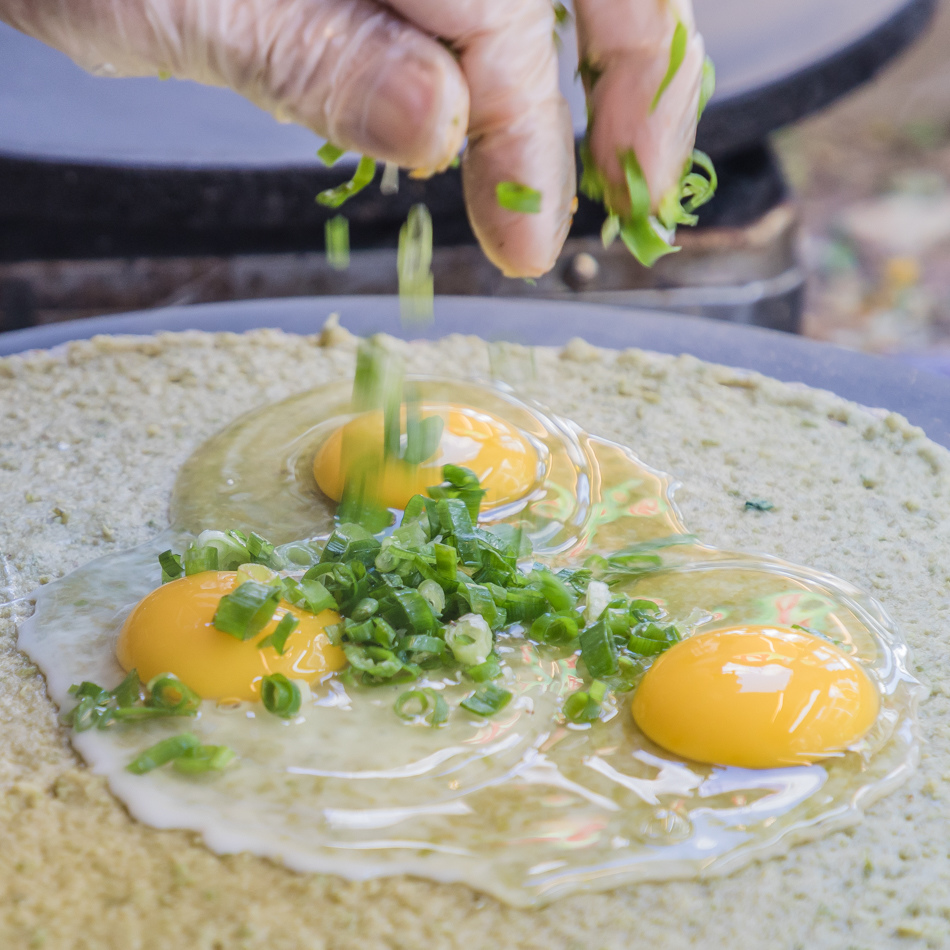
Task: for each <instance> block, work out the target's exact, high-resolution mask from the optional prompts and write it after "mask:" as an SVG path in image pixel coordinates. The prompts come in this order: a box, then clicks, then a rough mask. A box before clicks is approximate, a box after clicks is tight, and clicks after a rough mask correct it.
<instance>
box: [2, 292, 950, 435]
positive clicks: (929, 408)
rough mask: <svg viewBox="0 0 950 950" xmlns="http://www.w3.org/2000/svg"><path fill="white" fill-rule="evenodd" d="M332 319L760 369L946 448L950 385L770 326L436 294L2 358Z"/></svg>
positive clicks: (131, 328) (318, 304) (328, 301)
mask: <svg viewBox="0 0 950 950" xmlns="http://www.w3.org/2000/svg"><path fill="white" fill-rule="evenodd" d="M330 313H338V314H339V315H340V321H341V323H342V324H343V326H345V327H347V328H348V329H349V330H351V331H352V332H354V333H357V334H360V335H365V334H368V333H377V332H386V333H391V334H393V335H394V336H400V337H403V338H406V339H420V338H422V339H437V338H439V337H442V336H446V335H448V334H450V333H474V334H477V335H478V336H480V337H482V338H483V339H486V340H492V341H498V340H507V341H510V342H514V343H525V344H539V345H547V346H557V345H562V344H564V343H566V342H567V341H568V340H569V339H571V337H574V336H582V337H583V338H584V339H586V340H587V341H589V342H590V343H594V344H597V345H599V346H606V347H612V348H615V349H623V348H624V347H628V346H636V347H641V348H643V349H648V350H656V351H659V352H661V353H674V354H680V353H690V354H692V355H693V356H697V357H699V358H700V359H704V360H709V361H711V362H714V363H724V364H726V365H728V366H737V367H740V368H743V369H751V370H757V371H758V372H761V373H765V374H766V375H768V376H774V377H775V378H777V379H781V380H784V381H786V382H801V383H806V384H807V385H809V386H814V387H817V388H819V389H828V390H831V391H832V392H835V393H837V394H838V395H839V396H844V397H845V398H846V399H852V400H854V401H855V402H858V403H861V404H862V405H864V406H870V407H874V408H884V409H889V410H892V411H894V412H899V413H900V414H901V415H903V416H906V418H907V419H909V420H910V421H911V422H912V423H914V424H915V425H919V426H921V427H922V428H923V430H924V431H925V432H926V433H927V435H928V436H929V437H930V438H931V439H933V440H934V441H935V442H940V443H941V444H943V445H945V446H947V447H948V448H950V379H945V378H943V377H940V376H937V375H935V374H931V373H928V372H926V371H923V370H919V369H916V368H914V367H911V366H906V365H903V364H901V363H897V362H894V361H891V360H887V359H882V358H880V357H875V356H867V355H865V354H863V353H854V352H851V351H850V350H843V349H840V348H839V347H835V346H830V345H828V344H825V343H816V342H814V341H812V340H806V339H801V338H799V337H792V336H789V335H787V334H784V333H778V332H775V331H772V330H763V329H758V328H754V327H745V326H738V325H735V324H729V323H719V322H717V321H711V320H703V319H699V318H696V317H685V316H674V315H671V314H666V313H656V312H651V311H646V310H619V309H616V308H613V307H604V306H597V305H595V304H582V303H558V302H549V301H514V300H504V299H486V298H478V297H437V298H436V305H435V321H434V322H433V323H432V324H431V325H430V326H428V327H422V328H419V327H411V328H408V329H407V328H404V327H403V326H402V325H401V323H400V320H399V302H398V300H397V299H396V298H395V297H309V298H292V299H285V300H249V301H242V302H238V303H220V304H205V305H202V306H195V307H173V308H169V309H165V310H152V311H147V312H141V313H133V314H126V315H121V316H112V317H95V318H91V319H86V320H77V321H72V322H67V323H57V324H49V325H47V326H42V327H34V328H31V329H27V330H17V331H14V332H12V333H5V334H0V356H5V355H9V354H11V353H18V352H21V351H23V350H28V349H33V348H44V347H51V346H55V345H57V344H60V343H64V342H66V341H68V340H77V339H88V338H89V337H92V336H94V335H96V334H99V333H112V334H123V333H125V334H129V333H131V334H150V333H156V332H158V331H161V330H208V331H221V330H230V331H234V332H241V331H244V330H251V329H254V328H257V327H279V328H281V329H283V330H287V331H289V332H293V333H304V334H309V333H316V332H317V331H319V329H320V328H321V326H322V325H323V322H324V321H325V320H326V318H327V316H328V315H329V314H330Z"/></svg>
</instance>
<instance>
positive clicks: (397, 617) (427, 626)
mask: <svg viewBox="0 0 950 950" xmlns="http://www.w3.org/2000/svg"><path fill="white" fill-rule="evenodd" d="M391 598H392V606H391V607H390V608H389V609H388V610H387V611H386V619H387V620H388V621H389V622H390V623H391V624H392V625H393V626H394V627H399V628H402V629H404V630H411V631H412V632H413V633H431V632H432V631H433V630H435V627H436V619H435V615H434V614H433V613H432V608H431V607H430V606H429V602H428V601H427V600H426V599H425V597H423V596H422V595H421V594H420V593H419V592H418V591H417V590H412V588H406V589H405V590H395V591H393V592H392V594H391Z"/></svg>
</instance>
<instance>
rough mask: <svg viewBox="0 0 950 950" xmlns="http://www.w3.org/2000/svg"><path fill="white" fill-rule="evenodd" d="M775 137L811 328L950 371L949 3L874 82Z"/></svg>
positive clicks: (819, 335)
mask: <svg viewBox="0 0 950 950" xmlns="http://www.w3.org/2000/svg"><path fill="white" fill-rule="evenodd" d="M776 144H777V147H778V150H779V153H780V155H781V157H782V161H783V163H784V165H785V168H786V171H787V174H788V177H789V180H790V181H791V182H792V184H793V185H794V187H795V188H796V189H797V191H798V193H799V196H800V199H801V208H802V216H803V225H804V226H803V231H804V252H805V259H806V261H807V263H808V265H809V272H810V275H811V278H810V288H809V300H808V305H807V313H806V318H805V332H806V333H807V334H808V335H809V336H812V337H816V338H818V339H822V340H830V341H832V342H835V343H839V344H842V345H845V346H849V347H854V348H857V349H862V350H868V351H872V352H878V353H902V354H908V353H920V352H922V351H928V353H929V354H930V355H934V354H935V352H936V354H940V355H946V357H947V366H948V371H950V0H941V7H940V10H939V11H938V14H937V17H936V19H935V20H934V22H933V24H932V26H931V27H930V29H929V31H928V33H927V34H926V36H925V37H923V38H922V39H921V40H920V41H919V42H918V43H917V44H916V45H915V46H914V47H913V48H912V49H911V50H909V51H908V52H907V53H906V54H904V56H903V57H902V58H901V59H900V60H898V61H896V62H895V63H894V64H893V65H892V66H891V67H890V68H888V69H887V70H886V71H885V72H884V73H883V74H882V75H881V76H880V77H879V78H878V79H877V80H876V81H875V82H873V83H871V84H869V85H867V86H865V87H863V88H862V89H861V90H860V91H859V92H857V93H855V94H854V95H852V96H850V97H848V98H847V99H845V100H843V101H841V102H840V103H838V104H836V105H835V106H834V107H833V108H831V109H829V110H828V111H826V112H824V113H822V114H821V115H818V116H816V117H814V118H812V119H810V120H808V121H806V122H803V123H801V124H800V125H798V126H796V127H795V128H793V129H790V130H787V131H785V132H783V133H781V134H780V135H779V136H778V137H777V140H776Z"/></svg>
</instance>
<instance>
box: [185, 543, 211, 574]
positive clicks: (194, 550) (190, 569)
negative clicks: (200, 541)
mask: <svg viewBox="0 0 950 950" xmlns="http://www.w3.org/2000/svg"><path fill="white" fill-rule="evenodd" d="M183 560H184V565H185V574H186V575H187V576H188V577H191V576H192V574H203V573H204V572H205V571H216V570H217V569H218V551H217V548H212V547H207V548H203V547H198V545H197V544H195V543H194V542H192V543H191V544H189V545H188V550H187V551H185V555H184V558H183Z"/></svg>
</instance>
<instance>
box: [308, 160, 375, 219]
mask: <svg viewBox="0 0 950 950" xmlns="http://www.w3.org/2000/svg"><path fill="white" fill-rule="evenodd" d="M324 148H326V146H324ZM318 154H319V153H318ZM375 174H376V161H375V159H372V158H369V157H368V156H366V155H364V156H363V157H362V158H361V159H360V160H359V164H358V165H357V166H356V171H355V172H354V173H353V177H352V178H351V179H350V180H349V181H346V182H344V183H343V184H342V185H337V186H336V188H328V189H327V190H326V191H321V192H320V194H319V195H317V202H318V203H319V204H322V205H324V206H326V207H327V208H339V207H340V205H342V204H343V202H344V201H347V200H348V199H349V198H352V197H353V195H355V194H358V193H359V192H361V191H362V190H363V189H364V188H365V187H366V186H367V185H368V184H369V183H370V182H371V181H372V180H373V176H374V175H375Z"/></svg>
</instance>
